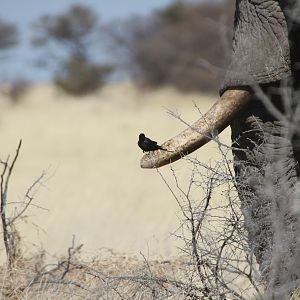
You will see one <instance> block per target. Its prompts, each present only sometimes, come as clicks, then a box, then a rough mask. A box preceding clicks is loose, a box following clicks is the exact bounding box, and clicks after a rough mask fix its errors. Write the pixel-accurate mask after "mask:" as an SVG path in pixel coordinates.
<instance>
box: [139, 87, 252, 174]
mask: <svg viewBox="0 0 300 300" xmlns="http://www.w3.org/2000/svg"><path fill="white" fill-rule="evenodd" d="M251 96H252V94H251V92H249V91H246V90H227V91H225V92H224V94H223V95H222V96H221V98H220V99H219V100H218V101H217V102H216V103H215V104H214V105H213V106H212V107H211V108H210V110H209V111H208V112H207V113H206V114H205V115H204V116H203V117H201V118H200V119H199V120H197V121H196V122H195V123H194V124H192V125H191V126H189V127H188V128H187V129H185V130H184V131H182V132H181V133H179V134H178V135H176V136H175V137H173V138H171V139H169V140H168V141H166V142H165V143H163V144H162V147H163V148H164V149H167V150H168V152H167V151H161V150H158V151H154V152H149V153H146V154H145V155H144V156H143V157H142V159H141V167H142V168H159V167H161V166H164V165H166V164H169V163H172V162H174V161H176V160H178V159H180V158H182V157H183V156H185V155H187V154H189V153H192V152H193V151H195V150H197V149H198V148H200V147H202V146H203V145H205V144H206V143H207V142H209V141H210V140H211V139H212V138H213V137H214V136H216V134H219V133H220V132H222V131H223V130H224V129H225V128H226V127H227V126H228V125H229V124H230V123H231V121H232V120H233V118H234V117H235V116H236V115H237V114H238V113H239V112H240V111H241V110H242V109H243V108H244V107H245V106H246V105H247V103H248V102H249V100H250V99H251ZM170 151H171V152H170Z"/></svg>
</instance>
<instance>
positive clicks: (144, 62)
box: [107, 0, 234, 92]
mask: <svg viewBox="0 0 300 300" xmlns="http://www.w3.org/2000/svg"><path fill="white" fill-rule="evenodd" d="M233 5H234V3H233V1H227V0H226V1H218V2H210V3H209V2H204V3H203V2H202V3H188V2H183V1H175V2H173V3H172V4H170V5H169V6H167V7H165V8H163V9H160V10H157V11H154V13H153V14H152V15H151V16H149V17H137V16H134V17H132V18H131V19H129V20H127V21H121V22H120V21H119V22H115V23H113V24H112V25H111V26H108V27H107V33H108V38H110V41H111V44H112V46H113V47H112V48H113V49H117V58H118V61H119V60H120V57H122V58H123V59H124V58H125V60H126V61H122V63H123V67H125V70H126V71H129V72H131V74H132V75H133V77H134V78H135V79H137V80H138V82H139V83H140V84H141V85H143V86H149V87H159V86H163V85H174V86H175V87H177V88H179V89H181V90H185V91H186V90H198V91H204V92H216V91H217V90H218V88H219V86H220V81H221V80H222V77H223V71H225V69H226V65H227V63H228V60H229V55H230V53H231V39H232V23H233V13H232V12H233V11H234V10H233V9H232V6H233ZM120 52H121V53H120Z"/></svg>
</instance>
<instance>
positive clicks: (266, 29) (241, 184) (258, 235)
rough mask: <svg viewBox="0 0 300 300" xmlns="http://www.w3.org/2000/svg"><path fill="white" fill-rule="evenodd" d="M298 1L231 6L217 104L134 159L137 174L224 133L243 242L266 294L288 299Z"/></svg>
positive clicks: (299, 51)
mask: <svg viewBox="0 0 300 300" xmlns="http://www.w3.org/2000/svg"><path fill="white" fill-rule="evenodd" d="M298 2H299V1H297V0H236V5H235V18H234V31H233V39H232V56H231V62H230V64H229V67H228V69H227V71H226V74H225V78H224V81H223V84H222V86H221V87H220V91H219V92H220V98H219V99H218V100H217V101H216V102H215V103H214V105H213V106H212V107H211V108H210V109H209V110H208V112H207V113H206V114H205V115H204V116H201V117H200V119H199V120H197V121H196V122H195V123H194V124H192V125H191V126H189V127H188V128H187V129H185V130H184V131H182V132H181V133H179V134H178V135H176V136H175V137H173V138H171V139H169V140H167V141H166V142H164V143H163V144H162V147H163V148H164V149H168V150H169V151H168V152H167V151H161V150H157V151H154V152H153V153H146V154H145V155H144V156H143V158H142V160H141V167H142V168H158V167H161V166H163V165H166V164H169V163H172V162H174V161H176V160H178V159H180V158H182V157H183V156H185V155H187V154H189V153H192V152H193V151H195V150H197V149H198V148H200V147H202V146H203V145H205V144H206V143H207V142H209V141H210V140H212V139H213V138H214V136H215V134H216V133H220V132H221V131H222V130H223V129H225V128H226V127H227V126H230V127H231V135H232V152H233V158H234V170H235V175H236V182H237V191H238V194H239V198H240V201H241V209H242V212H243V214H244V222H245V227H246V229H247V232H248V240H249V244H250V246H251V249H252V250H253V252H254V254H255V257H256V260H257V262H258V264H259V268H260V271H261V274H262V277H263V278H264V280H265V282H266V289H267V290H269V291H274V290H276V288H277V291H280V288H282V287H283V286H285V287H286V290H288V291H289V292H290V291H291V290H292V289H293V288H295V285H296V284H299V279H300V222H299V212H298V210H297V207H299V204H300V203H299V201H300V199H299V184H298V179H299V177H300V167H299V166H300V139H299V136H300V133H299V128H298V127H299V125H300V124H299V117H298V118H297V115H299V112H300V111H299V110H300V105H298V104H300V3H298ZM279 223H280V224H281V225H282V226H281V227H282V228H281V229H280V230H277V227H278V224H279ZM276 295H277V297H278V299H283V298H280V297H281V296H278V295H280V292H278V293H277V294H276ZM275 298H276V297H275ZM276 299H277V298H276Z"/></svg>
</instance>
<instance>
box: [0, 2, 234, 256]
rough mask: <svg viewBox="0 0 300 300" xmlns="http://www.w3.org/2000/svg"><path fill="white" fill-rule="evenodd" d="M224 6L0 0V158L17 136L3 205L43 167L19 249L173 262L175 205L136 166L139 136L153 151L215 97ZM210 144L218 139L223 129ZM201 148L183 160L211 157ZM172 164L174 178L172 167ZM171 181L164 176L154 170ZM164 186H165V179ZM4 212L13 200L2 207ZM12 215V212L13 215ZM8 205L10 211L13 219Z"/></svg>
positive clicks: (225, 44)
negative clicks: (78, 249) (107, 251)
mask: <svg viewBox="0 0 300 300" xmlns="http://www.w3.org/2000/svg"><path fill="white" fill-rule="evenodd" d="M233 6H234V1H232V0H223V1H221V0H219V1H212V0H210V1H200V0H199V1H172V0H152V1H138V0H128V1H116V0H110V1H96V0H89V1H84V2H78V1H73V0H52V1H50V2H47V3H46V2H44V1H38V0H28V1H23V2H20V1H16V0H2V1H1V13H0V66H1V67H0V136H1V139H0V157H1V159H3V160H4V159H6V158H7V156H8V155H9V154H13V153H14V152H15V149H16V147H17V144H18V141H19V140H20V139H22V140H23V145H22V148H21V152H20V156H19V158H18V161H17V165H16V168H15V170H14V174H13V177H12V179H11V183H10V191H9V198H8V199H9V201H10V202H11V203H12V204H13V203H18V202H22V199H23V196H24V194H25V193H26V190H27V188H28V187H29V186H30V185H31V184H32V182H34V180H36V178H38V176H39V175H40V174H41V173H42V172H43V171H45V173H46V176H45V177H44V179H43V184H42V185H41V187H40V188H39V191H38V192H37V193H36V195H35V200H34V203H35V204H36V206H32V207H31V208H30V209H29V210H28V213H27V217H24V218H21V219H20V220H19V221H18V231H19V233H20V236H21V238H22V241H24V248H25V249H26V251H28V252H31V251H32V249H33V246H35V247H43V248H45V249H46V250H47V252H48V253H49V254H50V255H54V254H61V253H64V252H65V251H66V249H67V247H68V245H69V244H70V242H71V240H72V236H73V235H75V236H76V240H77V241H78V243H84V247H85V249H86V251H91V252H93V251H96V249H99V248H112V249H114V250H115V251H118V252H122V251H124V252H127V253H128V252H131V253H139V252H140V251H142V252H147V253H148V254H149V255H159V256H170V255H175V254H176V251H177V247H179V246H180V245H178V244H177V241H176V239H175V238H172V237H171V234H172V233H173V232H176V230H177V229H178V228H179V227H180V216H179V209H178V208H177V203H176V201H175V200H174V199H173V198H172V195H171V194H170V192H169V191H168V189H167V187H166V186H165V184H164V182H163V181H162V179H161V178H160V176H159V175H158V174H157V172H156V171H155V170H142V169H140V167H139V160H140V158H141V156H142V152H141V150H140V149H139V148H138V147H137V139H138V134H139V133H140V132H144V133H145V134H146V135H149V136H150V137H151V138H153V139H154V140H157V141H158V142H159V143H162V142H163V141H165V140H166V139H168V138H170V137H171V136H173V135H175V134H176V133H177V132H178V131H179V130H182V129H183V128H184V127H185V125H184V124H182V123H181V122H180V121H179V120H177V119H176V118H174V117H172V116H170V115H169V114H168V113H167V111H168V110H172V111H178V113H180V115H181V116H182V117H183V118H184V119H185V120H186V121H187V122H193V121H194V120H196V119H197V118H198V117H199V112H198V111H197V109H195V107H194V106H195V104H197V106H198V107H199V108H200V109H201V111H202V112H205V111H206V110H207V109H208V108H209V107H210V105H211V104H212V103H213V102H214V101H215V100H216V97H217V95H218V89H219V86H220V84H221V81H222V78H223V76H224V70H225V69H226V65H227V64H228V62H229V60H230V49H231V38H232V24H233V13H234V7H233ZM221 139H224V142H226V143H227V142H228V143H229V132H228V131H225V132H224V134H222V136H221ZM217 152H218V151H217V146H216V145H214V144H213V143H211V144H209V145H207V146H205V147H203V149H201V150H200V151H197V153H196V154H195V155H197V156H198V157H201V159H203V160H204V161H210V160H213V159H217ZM174 168H175V170H176V172H177V174H178V176H179V178H182V180H184V178H186V176H187V175H186V172H187V171H188V170H186V166H185V165H184V162H177V163H176V164H174ZM162 172H163V174H164V176H166V178H172V172H171V171H170V168H169V167H168V166H167V167H164V168H162ZM170 180H171V179H170ZM13 205H14V204H13ZM16 209H17V208H16ZM13 211H14V209H12V214H13Z"/></svg>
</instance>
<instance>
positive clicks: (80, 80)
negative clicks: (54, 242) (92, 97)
mask: <svg viewBox="0 0 300 300" xmlns="http://www.w3.org/2000/svg"><path fill="white" fill-rule="evenodd" d="M34 30H35V35H34V38H33V45H34V46H36V47H43V48H44V49H46V50H47V51H48V50H49V49H51V46H53V45H54V46H55V51H54V52H55V53H56V55H55V56H53V54H52V53H50V55H49V53H46V55H45V59H44V63H53V61H54V60H55V61H56V62H58V66H56V72H55V75H54V82H55V83H56V84H57V86H59V87H60V88H62V89H63V90H64V91H65V92H68V93H70V94H73V95H82V94H85V93H90V92H94V91H95V90H96V89H98V88H99V87H101V86H102V85H103V83H104V81H105V79H106V78H107V76H108V75H109V74H110V72H111V70H112V68H111V67H110V66H107V65H102V64H99V63H96V62H95V61H93V60H92V55H91V49H92V48H93V46H94V45H95V34H96V33H97V31H98V17H97V15H96V14H95V13H94V12H93V11H92V9H91V8H89V7H86V6H83V5H74V6H72V7H71V8H70V9H68V10H67V11H66V12H65V13H63V14H60V15H56V16H53V15H46V16H43V17H41V18H40V19H39V21H38V22H37V23H36V24H35V26H34ZM50 52H51V50H50Z"/></svg>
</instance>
